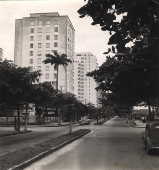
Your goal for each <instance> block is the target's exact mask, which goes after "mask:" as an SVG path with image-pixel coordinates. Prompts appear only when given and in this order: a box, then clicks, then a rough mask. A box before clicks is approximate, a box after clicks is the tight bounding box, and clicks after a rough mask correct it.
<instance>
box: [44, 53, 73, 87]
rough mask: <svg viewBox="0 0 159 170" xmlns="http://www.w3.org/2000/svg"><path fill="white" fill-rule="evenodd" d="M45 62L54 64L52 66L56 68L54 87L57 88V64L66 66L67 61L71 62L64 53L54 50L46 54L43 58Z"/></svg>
mask: <svg viewBox="0 0 159 170" xmlns="http://www.w3.org/2000/svg"><path fill="white" fill-rule="evenodd" d="M44 63H45V64H49V63H50V64H51V65H54V68H55V69H56V70H57V78H56V89H57V90H58V79H59V76H58V75H59V66H60V65H63V66H67V65H68V64H69V63H71V60H70V59H68V58H67V55H66V54H61V55H60V54H59V53H57V52H56V51H54V54H53V55H52V54H46V59H45V60H44Z"/></svg>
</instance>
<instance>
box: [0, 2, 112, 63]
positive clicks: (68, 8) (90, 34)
mask: <svg viewBox="0 0 159 170" xmlns="http://www.w3.org/2000/svg"><path fill="white" fill-rule="evenodd" d="M84 4H85V2H84V0H30V1H26V0H24V1H23V0H19V1H18V0H17V1H13V0H8V1H3V0H0V48H3V50H4V57H5V58H7V59H13V58H14V34H15V30H14V28H15V19H19V18H22V17H28V16H29V14H30V13H42V12H44V13H45V12H59V14H60V15H68V16H69V18H70V20H71V22H72V24H73V26H74V28H75V52H85V51H89V52H92V53H93V54H94V55H96V57H97V61H98V64H99V65H100V64H102V63H103V61H105V57H104V55H103V52H105V51H107V50H106V49H107V41H108V36H109V35H108V34H107V33H106V32H103V31H101V29H100V27H99V26H92V25H91V18H89V17H85V18H82V19H81V18H79V14H78V13H77V10H78V9H79V8H80V7H82V6H83V5H84Z"/></svg>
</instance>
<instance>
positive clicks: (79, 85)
mask: <svg viewBox="0 0 159 170" xmlns="http://www.w3.org/2000/svg"><path fill="white" fill-rule="evenodd" d="M73 61H74V62H73V80H74V81H73V87H74V94H75V95H76V97H77V98H78V99H79V100H80V101H81V102H82V103H84V104H87V103H92V104H94V105H95V106H97V92H96V89H95V88H96V87H97V85H96V82H95V80H94V79H93V78H91V77H88V76H87V75H86V74H87V73H88V72H91V71H93V70H95V69H96V68H97V60H96V57H95V56H94V55H93V54H92V53H90V52H82V53H77V54H76V56H75V57H74V60H73Z"/></svg>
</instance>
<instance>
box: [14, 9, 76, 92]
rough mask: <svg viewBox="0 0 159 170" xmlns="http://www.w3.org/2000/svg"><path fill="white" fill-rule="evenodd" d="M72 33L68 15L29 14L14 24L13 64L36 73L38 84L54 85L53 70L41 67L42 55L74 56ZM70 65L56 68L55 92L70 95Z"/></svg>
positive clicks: (54, 76)
mask: <svg viewBox="0 0 159 170" xmlns="http://www.w3.org/2000/svg"><path fill="white" fill-rule="evenodd" d="M74 34H75V30H74V27H73V25H72V23H71V21H70V19H69V17H68V16H60V15H59V13H57V12H53V13H33V14H30V17H24V18H22V19H17V20H16V22H15V50H14V62H15V64H16V65H18V66H21V67H30V68H31V69H32V70H40V71H41V77H40V82H51V83H52V84H53V85H54V86H56V79H57V70H55V69H54V66H51V65H50V64H44V63H43V61H44V60H45V58H46V54H51V53H52V52H53V51H57V52H58V53H59V54H66V55H67V57H68V58H69V59H71V60H72V59H73V56H74V44H75V40H74V39H75V38H74V37H75V35H74ZM72 67H73V64H69V65H68V66H67V68H66V67H63V66H60V67H59V78H58V80H59V82H58V89H59V90H61V91H63V92H73V77H72Z"/></svg>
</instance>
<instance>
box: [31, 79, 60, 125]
mask: <svg viewBox="0 0 159 170" xmlns="http://www.w3.org/2000/svg"><path fill="white" fill-rule="evenodd" d="M56 95H57V92H56V90H55V89H54V88H53V86H52V85H51V83H49V82H44V83H39V84H34V87H33V93H32V96H33V98H32V100H33V103H34V104H35V115H36V120H37V122H38V123H40V124H41V123H43V121H44V116H45V115H46V114H47V111H48V108H55V107H56Z"/></svg>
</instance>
